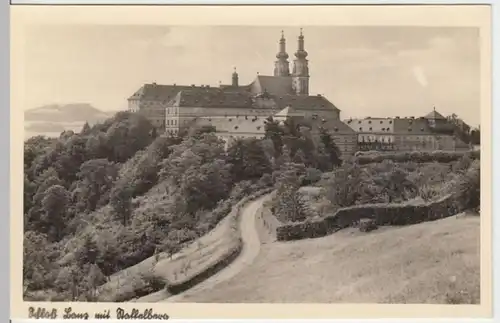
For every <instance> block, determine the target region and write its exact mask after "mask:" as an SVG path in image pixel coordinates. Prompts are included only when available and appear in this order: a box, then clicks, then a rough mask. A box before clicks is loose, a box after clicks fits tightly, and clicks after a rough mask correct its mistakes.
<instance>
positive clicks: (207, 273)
mask: <svg viewBox="0 0 500 323" xmlns="http://www.w3.org/2000/svg"><path fill="white" fill-rule="evenodd" d="M273 190H274V188H272V187H269V188H265V189H262V190H259V191H257V192H254V193H252V194H251V195H249V196H247V197H245V198H243V199H242V200H241V201H239V202H238V203H237V204H236V205H235V207H234V208H233V210H232V211H231V213H230V214H229V215H228V216H229V217H230V221H231V228H232V229H233V230H235V231H236V233H237V234H238V238H239V241H238V242H239V243H238V244H237V245H236V247H235V248H233V249H232V250H230V252H228V253H227V254H226V255H225V256H223V257H222V258H220V259H219V260H218V261H217V262H215V263H214V264H213V265H212V266H210V267H208V268H203V269H202V270H201V271H199V272H198V273H197V274H195V275H193V276H191V277H188V278H186V279H184V280H183V281H180V282H175V283H173V284H172V283H170V284H168V286H167V287H166V289H167V291H168V292H169V293H171V294H173V295H176V294H180V293H182V292H184V291H186V290H188V289H189V288H192V287H193V286H195V285H197V284H199V283H201V282H202V281H204V280H206V279H208V278H209V277H211V276H213V275H215V274H216V273H218V272H219V271H220V270H222V269H224V268H225V267H227V266H228V265H229V264H231V263H232V262H233V261H234V260H235V259H236V258H237V257H238V256H239V254H240V252H241V249H242V247H243V242H242V240H241V232H240V229H239V225H238V221H239V216H240V215H241V209H242V208H243V206H245V204H247V203H248V202H250V201H252V200H254V199H257V198H259V197H261V196H263V195H265V194H267V193H269V192H271V191H273Z"/></svg>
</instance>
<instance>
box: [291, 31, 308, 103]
mask: <svg viewBox="0 0 500 323" xmlns="http://www.w3.org/2000/svg"><path fill="white" fill-rule="evenodd" d="M292 77H293V80H292V87H293V90H294V91H295V94H297V95H309V66H308V60H307V52H306V51H305V49H304V35H303V34H302V28H300V35H299V42H298V48H297V52H295V60H294V61H293V73H292Z"/></svg>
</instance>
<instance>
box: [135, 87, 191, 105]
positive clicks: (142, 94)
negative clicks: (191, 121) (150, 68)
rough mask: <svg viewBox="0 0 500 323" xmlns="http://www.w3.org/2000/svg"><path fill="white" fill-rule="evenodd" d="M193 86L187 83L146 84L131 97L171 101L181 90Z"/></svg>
mask: <svg viewBox="0 0 500 323" xmlns="http://www.w3.org/2000/svg"><path fill="white" fill-rule="evenodd" d="M190 88H192V86H186V85H175V84H174V85H161V84H155V83H152V84H144V85H143V86H141V87H140V88H139V89H138V90H137V91H136V92H135V93H134V94H133V95H132V96H131V97H130V98H129V100H132V99H146V100H160V101H161V100H163V101H170V100H171V99H173V98H174V96H175V95H176V94H177V93H179V91H181V90H185V89H190Z"/></svg>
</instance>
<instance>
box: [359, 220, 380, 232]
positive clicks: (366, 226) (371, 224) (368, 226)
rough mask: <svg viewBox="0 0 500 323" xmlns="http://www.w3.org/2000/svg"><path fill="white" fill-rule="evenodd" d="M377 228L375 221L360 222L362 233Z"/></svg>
mask: <svg viewBox="0 0 500 323" xmlns="http://www.w3.org/2000/svg"><path fill="white" fill-rule="evenodd" d="M377 228H378V227H377V223H376V222H375V220H373V219H361V220H360V221H359V231H361V232H370V231H373V230H375V229H377Z"/></svg>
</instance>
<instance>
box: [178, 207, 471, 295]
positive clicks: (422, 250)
mask: <svg viewBox="0 0 500 323" xmlns="http://www.w3.org/2000/svg"><path fill="white" fill-rule="evenodd" d="M479 223H480V218H479V217H477V216H471V215H466V216H459V217H450V218H446V219H443V220H439V221H434V222H427V223H422V224H417V225H413V226H408V227H383V228H379V229H378V230H376V231H373V232H371V233H361V232H359V231H357V230H355V229H347V230H343V231H340V232H338V233H336V234H334V235H331V236H328V237H325V238H320V239H310V240H302V241H294V242H286V243H271V244H266V245H263V246H262V250H261V254H260V255H259V257H258V258H257V260H256V261H255V262H254V264H253V265H252V266H250V267H248V268H247V269H246V270H244V271H242V272H241V273H240V274H239V275H238V276H236V277H234V278H233V279H230V280H228V281H226V282H223V283H220V284H219V285H217V286H216V288H215V289H213V290H210V291H205V292H201V293H198V294H194V295H191V296H190V297H187V298H185V299H183V301H184V302H213V303H216V302H235V303H240V302H241V303H243V302H296V303H302V302H307V303H342V302H343V303H354V302H356V303H433V304H436V303H479V295H480V293H479V288H480V287H479V286H480V277H479V276H480V270H479V264H480V261H479V259H480V252H479V241H480V239H479V236H480V231H479ZM294 277H300V279H294Z"/></svg>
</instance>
